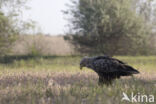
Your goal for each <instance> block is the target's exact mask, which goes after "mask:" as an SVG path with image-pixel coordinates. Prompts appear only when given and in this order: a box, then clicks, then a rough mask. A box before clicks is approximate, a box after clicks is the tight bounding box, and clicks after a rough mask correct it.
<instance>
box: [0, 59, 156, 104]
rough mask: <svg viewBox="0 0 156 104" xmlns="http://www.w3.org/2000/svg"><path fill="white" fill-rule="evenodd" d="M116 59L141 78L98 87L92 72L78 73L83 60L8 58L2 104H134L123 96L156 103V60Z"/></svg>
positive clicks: (0, 83)
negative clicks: (152, 98)
mask: <svg viewBox="0 0 156 104" xmlns="http://www.w3.org/2000/svg"><path fill="white" fill-rule="evenodd" d="M116 58H118V59H120V60H122V61H124V62H126V63H128V64H130V65H132V66H133V67H135V68H136V69H138V70H139V71H140V72H141V74H140V75H135V76H133V77H128V78H124V77H123V78H122V79H120V80H116V81H114V83H113V85H112V86H109V87H108V86H98V76H97V75H96V74H95V73H94V72H93V71H91V70H89V69H87V68H85V69H84V70H82V71H81V70H80V69H79V61H80V60H81V57H80V56H59V57H58V56H50V57H34V58H32V57H19V58H18V57H6V58H5V59H1V60H0V62H1V64H0V104H131V103H130V102H127V101H121V99H122V97H123V94H122V93H123V92H125V93H126V94H127V95H131V93H132V92H133V93H134V94H137V93H139V94H146V95H154V96H155V99H156V69H155V68H156V64H155V63H156V56H137V57H130V56H117V57H116ZM155 102H156V101H155ZM135 104H144V103H140V102H137V103H135ZM146 104H151V103H149V102H146ZM153 104H154V103H153Z"/></svg>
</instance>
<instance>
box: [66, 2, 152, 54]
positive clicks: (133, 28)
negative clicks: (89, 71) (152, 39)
mask: <svg viewBox="0 0 156 104" xmlns="http://www.w3.org/2000/svg"><path fill="white" fill-rule="evenodd" d="M136 1H138V2H136ZM139 1H140V0H79V1H78V2H75V1H73V2H72V5H68V6H69V10H67V11H65V12H64V13H65V14H70V15H71V16H72V17H71V18H70V19H69V20H70V25H69V26H70V32H69V33H68V35H67V36H65V39H67V40H69V41H70V42H71V43H72V44H74V45H75V49H76V50H78V51H79V52H81V53H89V54H107V55H127V54H129V55H130V54H131V55H136V54H146V53H147V47H148V46H147V40H146V39H147V38H148V36H149V35H150V34H151V29H152V28H151V25H150V24H149V22H148V23H147V22H146V20H145V18H144V16H145V15H144V16H143V15H141V13H140V11H141V8H138V7H137V6H138V5H137V3H142V2H139ZM141 6H142V5H141ZM141 6H140V7H141ZM148 7H149V6H148ZM145 9H146V8H145ZM143 11H145V10H143ZM144 13H145V12H144Z"/></svg>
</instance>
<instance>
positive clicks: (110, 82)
mask: <svg viewBox="0 0 156 104" xmlns="http://www.w3.org/2000/svg"><path fill="white" fill-rule="evenodd" d="M98 84H99V85H100V86H102V85H104V84H105V85H107V86H109V85H111V84H112V80H109V79H108V78H104V77H100V76H99V82H98Z"/></svg>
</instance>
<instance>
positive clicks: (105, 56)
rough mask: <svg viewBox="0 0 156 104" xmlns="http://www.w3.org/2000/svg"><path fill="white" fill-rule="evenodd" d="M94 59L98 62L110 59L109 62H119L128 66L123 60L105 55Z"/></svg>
mask: <svg viewBox="0 0 156 104" xmlns="http://www.w3.org/2000/svg"><path fill="white" fill-rule="evenodd" d="M94 59H95V60H98V59H108V60H114V61H118V62H119V63H121V64H126V63H125V62H123V61H121V60H118V59H115V58H112V57H110V56H107V55H104V56H97V57H95V58H94Z"/></svg>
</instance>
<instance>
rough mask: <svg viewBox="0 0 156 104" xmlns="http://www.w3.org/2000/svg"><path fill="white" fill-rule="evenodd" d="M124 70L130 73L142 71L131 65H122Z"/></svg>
mask: <svg viewBox="0 0 156 104" xmlns="http://www.w3.org/2000/svg"><path fill="white" fill-rule="evenodd" d="M120 69H121V70H120V71H122V72H124V73H127V74H128V75H132V74H139V73H140V72H139V71H138V70H136V69H134V68H133V67H131V66H129V65H122V66H121V68H120Z"/></svg>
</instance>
